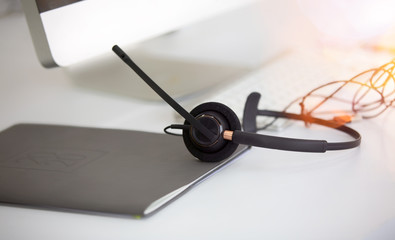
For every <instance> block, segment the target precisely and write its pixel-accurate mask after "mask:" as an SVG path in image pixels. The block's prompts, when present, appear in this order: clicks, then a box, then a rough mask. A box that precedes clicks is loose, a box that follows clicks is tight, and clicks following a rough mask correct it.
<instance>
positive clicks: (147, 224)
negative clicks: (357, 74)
mask: <svg viewBox="0 0 395 240" xmlns="http://www.w3.org/2000/svg"><path fill="white" fill-rule="evenodd" d="M0 32H1V40H0V41H1V44H0V52H1V55H0V113H1V117H0V130H3V129H5V128H7V127H9V126H11V125H13V124H16V123H21V122H25V123H26V122H27V123H53V124H67V125H82V126H95V127H113V128H127V129H139V130H147V131H154V132H161V131H162V128H163V126H164V125H166V124H168V123H172V120H173V112H172V110H171V109H170V108H169V107H168V106H166V105H165V104H163V103H152V102H143V101H139V100H134V99H132V98H126V97H121V96H114V95H110V94H106V93H104V92H95V91H93V90H89V89H86V88H85V89H83V88H80V87H78V86H77V85H75V84H73V82H72V81H70V80H69V79H68V77H67V76H66V75H65V74H64V72H63V71H62V70H61V69H59V68H58V69H50V70H48V69H44V68H42V67H41V66H40V65H39V63H38V61H37V60H36V56H35V53H34V50H33V46H32V44H31V42H30V39H29V33H28V29H27V26H26V23H25V20H24V18H23V16H20V15H14V16H8V17H6V18H2V19H1V20H0ZM394 120H395V111H389V112H387V113H386V114H384V115H383V116H381V117H380V118H377V119H373V120H366V121H363V122H359V123H354V124H352V127H354V128H355V129H357V130H358V131H360V132H361V134H362V136H363V141H362V145H361V147H359V148H357V149H353V150H349V151H339V152H330V153H325V154H305V153H292V152H283V151H274V150H267V149H258V148H253V149H252V150H251V151H249V152H248V153H246V154H244V155H243V156H242V157H240V158H239V159H238V160H236V161H235V162H234V163H233V164H231V165H230V166H228V167H227V168H225V169H223V170H222V171H220V172H219V173H217V174H216V175H215V176H213V177H211V178H209V179H207V180H206V181H204V182H203V183H201V184H200V185H198V186H197V187H195V188H194V189H193V190H191V191H190V192H188V193H187V194H186V195H184V196H182V197H181V198H180V199H178V200H176V201H175V202H173V203H172V204H170V205H169V206H167V207H166V208H164V209H163V210H161V211H159V212H158V213H156V214H155V215H153V216H152V217H149V218H146V219H141V220H136V219H129V218H118V217H114V216H105V215H100V214H98V215H88V214H80V213H65V212H57V211H48V210H36V209H30V208H21V207H13V206H8V205H2V204H0V236H1V237H0V238H1V239H29V240H32V239H40V240H42V239H163V238H165V239H166V238H168V239H394V238H395V204H394V203H395V155H394V153H393V147H394V142H395V125H394V124H393V122H394ZM306 131H308V130H303V129H302V130H301V129H297V128H289V129H288V130H286V132H284V134H285V135H291V136H300V137H303V136H304V135H306V134H307V132H306ZM332 132H333V131H332ZM332 132H331V131H330V130H329V131H325V134H328V135H330V134H331V133H332ZM325 136H327V135H325ZM269 154H270V156H271V157H270V158H268V157H265V156H268V155H269ZM273 156H275V157H273Z"/></svg>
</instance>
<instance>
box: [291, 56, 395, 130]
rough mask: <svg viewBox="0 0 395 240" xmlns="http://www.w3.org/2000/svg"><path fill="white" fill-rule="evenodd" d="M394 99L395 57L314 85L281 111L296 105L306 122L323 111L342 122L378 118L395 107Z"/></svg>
mask: <svg viewBox="0 0 395 240" xmlns="http://www.w3.org/2000/svg"><path fill="white" fill-rule="evenodd" d="M394 101H395V59H393V60H392V61H390V62H388V63H386V64H384V65H382V66H381V67H378V68H373V69H370V70H367V71H364V72H362V73H360V74H358V75H356V76H354V77H353V78H351V79H349V80H338V81H333V82H329V83H326V84H324V85H321V86H319V87H317V88H314V89H313V90H311V91H310V92H308V93H307V94H306V95H304V96H303V97H299V98H297V99H296V100H294V101H292V102H291V103H290V104H289V105H287V106H286V107H285V109H284V112H285V111H287V110H288V109H289V108H290V107H291V106H294V105H295V104H299V106H300V114H301V115H303V116H305V117H306V120H305V123H306V124H308V123H309V121H308V119H309V118H311V117H313V116H317V115H325V114H326V115H329V116H332V118H333V120H334V121H336V122H338V123H339V124H340V125H342V124H345V123H347V122H350V121H351V120H352V119H355V118H362V119H368V118H374V117H377V116H378V115H380V114H381V113H383V112H384V111H386V110H387V109H389V108H391V107H394ZM324 106H326V108H325V110H323V109H324ZM330 108H332V109H333V110H330ZM333 116H335V117H333Z"/></svg>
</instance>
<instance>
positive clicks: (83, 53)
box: [22, 0, 252, 67]
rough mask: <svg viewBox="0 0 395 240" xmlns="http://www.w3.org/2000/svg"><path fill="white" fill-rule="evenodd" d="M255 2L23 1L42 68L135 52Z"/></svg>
mask: <svg viewBox="0 0 395 240" xmlns="http://www.w3.org/2000/svg"><path fill="white" fill-rule="evenodd" d="M250 2H252V1H251V0H249V1H246V0H220V1H211V0H166V1H163V0H128V1H124V0H111V1H108V0H51V1H49V0H36V1H31V0H22V4H23V7H24V10H25V13H26V18H27V21H28V25H29V28H30V32H31V35H32V38H33V42H34V45H35V48H36V52H37V55H38V57H39V59H40V61H41V63H42V64H43V65H44V66H46V67H53V66H69V65H72V64H75V63H78V62H81V61H84V60H88V59H91V58H94V57H95V56H98V55H101V54H104V53H106V52H109V51H111V47H112V46H113V45H114V44H119V45H123V46H133V45H134V44H138V43H139V42H142V41H144V40H147V39H150V38H153V37H157V36H160V35H162V34H165V33H167V32H172V31H174V30H177V29H179V28H182V27H183V26H186V25H188V24H192V23H195V22H197V21H200V20H203V19H207V18H209V17H211V16H215V15H218V14H220V13H223V12H226V11H229V10H232V9H235V8H237V7H240V6H242V5H245V4H246V3H250Z"/></svg>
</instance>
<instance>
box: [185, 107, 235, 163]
mask: <svg viewBox="0 0 395 240" xmlns="http://www.w3.org/2000/svg"><path fill="white" fill-rule="evenodd" d="M204 112H214V113H216V114H219V115H221V116H222V118H223V119H225V120H226V121H227V124H226V125H228V126H229V129H224V130H231V131H234V130H240V129H241V125H240V120H239V118H238V117H237V115H236V114H235V113H234V112H233V111H232V109H230V108H229V107H227V106H225V105H224V104H222V103H217V102H208V103H203V104H200V105H199V106H197V107H195V108H194V109H193V110H192V111H191V115H192V116H194V117H196V116H198V115H200V114H202V113H204ZM184 124H189V122H188V121H185V123H184ZM183 139H184V143H185V146H186V147H187V149H188V150H189V152H190V153H191V154H192V155H193V156H195V157H196V158H198V159H200V160H201V161H205V162H217V161H221V160H223V159H225V158H228V157H230V156H231V155H232V153H234V151H236V149H237V147H238V144H237V143H234V142H232V141H226V144H225V145H224V146H223V147H222V148H221V149H219V150H218V151H216V152H203V151H201V150H199V149H198V148H197V147H196V146H195V145H194V143H193V140H192V139H191V134H190V130H189V129H186V130H184V131H183Z"/></svg>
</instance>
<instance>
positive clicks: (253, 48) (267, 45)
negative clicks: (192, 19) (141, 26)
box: [64, 4, 286, 100]
mask: <svg viewBox="0 0 395 240" xmlns="http://www.w3.org/2000/svg"><path fill="white" fill-rule="evenodd" d="M262 9H263V8H262V7H256V6H255V4H250V5H248V6H245V7H243V8H240V9H236V10H233V11H230V12H228V13H226V14H222V15H220V16H216V17H213V18H210V19H207V20H205V21H202V22H198V23H195V24H192V25H189V26H187V27H185V28H183V29H180V30H178V31H175V32H172V33H168V34H165V35H162V36H159V37H156V38H153V39H150V40H147V41H145V42H142V43H139V44H137V45H133V46H123V45H120V47H121V48H122V49H124V50H125V52H127V53H128V55H129V56H130V57H131V58H132V60H133V61H135V62H136V63H137V64H138V65H139V66H140V67H141V68H142V69H143V70H144V71H145V72H146V73H147V74H148V75H149V76H150V77H151V78H152V79H154V80H155V81H156V82H157V83H158V84H159V85H160V86H161V87H163V88H164V89H165V91H167V92H168V93H169V94H170V95H171V96H173V97H178V98H179V97H183V96H191V95H193V94H195V95H196V94H199V93H201V92H202V91H203V92H204V91H207V90H208V89H211V88H213V87H215V86H221V85H224V84H230V83H231V82H232V81H233V80H236V79H240V77H241V76H243V75H245V74H247V73H249V72H251V71H252V70H254V69H256V68H257V67H260V66H261V65H262V64H264V63H265V62H267V61H268V60H270V59H273V58H274V57H275V56H277V55H279V54H281V53H282V52H283V51H285V50H286V46H285V44H283V43H282V42H281V41H280V40H281V38H279V37H278V35H276V33H279V32H280V31H278V29H273V26H272V24H270V22H271V21H269V20H268V19H265V16H266V15H265V14H264V12H262ZM131 31H132V30H131ZM115 44H118V43H116V42H114V45H115ZM111 48H112V46H109V52H108V53H107V54H104V55H102V56H101V57H97V58H95V59H91V60H89V61H86V62H84V63H78V64H77V65H72V66H69V67H67V68H64V70H65V72H66V73H67V74H68V75H69V76H70V78H71V79H72V80H73V82H74V83H75V84H76V85H78V86H80V87H84V88H88V89H95V90H99V91H105V92H110V93H114V94H117V95H124V96H132V97H136V98H141V99H150V100H153V99H159V98H158V97H157V96H156V94H155V93H154V92H153V91H152V90H151V89H149V87H147V86H146V85H145V84H144V83H143V82H142V81H140V80H138V77H137V75H134V73H132V71H131V70H130V69H128V67H127V66H125V65H124V64H123V62H122V61H120V60H119V59H118V58H117V57H116V56H115V54H114V53H112V51H111Z"/></svg>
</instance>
